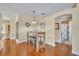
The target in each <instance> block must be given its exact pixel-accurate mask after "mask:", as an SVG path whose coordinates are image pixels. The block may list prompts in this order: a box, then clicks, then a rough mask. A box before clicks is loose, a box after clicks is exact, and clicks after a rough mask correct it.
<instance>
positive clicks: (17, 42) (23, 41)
mask: <svg viewBox="0 0 79 59" xmlns="http://www.w3.org/2000/svg"><path fill="white" fill-rule="evenodd" d="M16 42H17V44H19V43H23V42H27V41H26V40H24V41H19V40H16Z"/></svg>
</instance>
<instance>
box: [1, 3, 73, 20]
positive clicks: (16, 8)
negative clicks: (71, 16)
mask: <svg viewBox="0 0 79 59" xmlns="http://www.w3.org/2000/svg"><path fill="white" fill-rule="evenodd" d="M72 6H73V3H0V13H2V14H3V18H4V19H8V20H9V19H11V18H13V17H15V16H16V15H17V14H19V15H33V12H32V11H33V10H35V15H37V16H39V15H41V13H45V15H49V14H54V13H56V12H59V11H62V10H64V9H69V8H72Z"/></svg>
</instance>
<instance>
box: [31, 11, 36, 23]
mask: <svg viewBox="0 0 79 59" xmlns="http://www.w3.org/2000/svg"><path fill="white" fill-rule="evenodd" d="M33 14H35V10H33ZM32 23H33V24H36V23H37V22H36V21H35V16H34V15H33V21H32Z"/></svg>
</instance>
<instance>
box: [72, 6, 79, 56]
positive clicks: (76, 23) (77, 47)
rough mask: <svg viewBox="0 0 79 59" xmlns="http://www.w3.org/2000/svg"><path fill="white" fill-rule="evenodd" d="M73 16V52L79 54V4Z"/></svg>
mask: <svg viewBox="0 0 79 59" xmlns="http://www.w3.org/2000/svg"><path fill="white" fill-rule="evenodd" d="M72 16H73V18H72V52H73V53H74V54H77V55H79V5H78V6H77V8H75V9H74V12H73V15H72Z"/></svg>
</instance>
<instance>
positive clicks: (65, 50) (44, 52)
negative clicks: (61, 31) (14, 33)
mask: <svg viewBox="0 0 79 59" xmlns="http://www.w3.org/2000/svg"><path fill="white" fill-rule="evenodd" d="M0 55H1V56H72V53H71V45H66V44H60V43H57V42H56V46H55V47H53V46H50V45H48V44H46V46H45V48H42V49H40V50H39V52H36V51H35V50H33V48H32V46H31V45H28V46H27V43H26V42H23V43H20V44H17V43H16V41H15V40H5V41H4V47H3V49H1V51H0Z"/></svg>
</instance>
